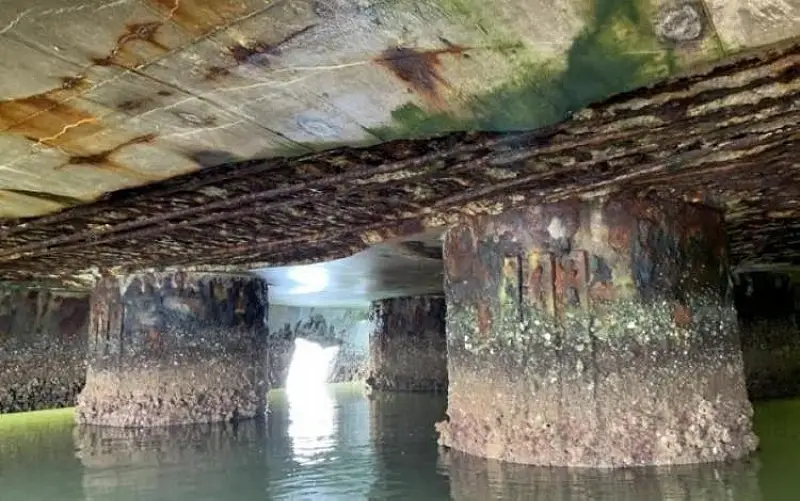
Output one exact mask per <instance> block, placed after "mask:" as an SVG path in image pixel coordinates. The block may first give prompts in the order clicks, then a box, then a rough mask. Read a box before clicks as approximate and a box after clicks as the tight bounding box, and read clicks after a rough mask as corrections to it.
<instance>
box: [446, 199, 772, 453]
mask: <svg viewBox="0 0 800 501" xmlns="http://www.w3.org/2000/svg"><path fill="white" fill-rule="evenodd" d="M444 260H445V277H446V278H445V294H446V298H447V341H448V370H449V379H450V388H449V400H448V411H447V413H448V416H449V419H448V420H447V421H445V422H442V423H439V424H437V429H438V431H439V432H440V438H439V442H440V444H441V445H444V446H447V447H451V448H453V449H458V450H461V451H464V452H467V453H470V454H473V455H478V456H484V457H489V458H495V459H500V460H505V461H511V462H518V463H529V464H539V465H567V466H590V467H618V466H626V465H648V464H677V463H693V462H705V461H717V460H726V459H730V458H735V457H740V456H745V455H747V454H748V453H750V452H751V451H753V450H754V449H755V447H756V443H757V440H756V437H755V435H754V434H753V432H752V428H751V418H752V408H751V405H750V402H749V401H748V400H747V392H746V389H745V381H744V372H743V367H742V354H741V349H740V347H739V338H738V333H737V326H736V315H735V310H734V307H733V304H732V297H731V286H730V279H729V275H728V269H727V256H726V240H725V232H724V229H723V221H722V216H721V215H720V214H719V213H717V212H715V211H713V210H711V209H709V208H706V207H703V206H698V205H690V204H685V203H682V202H677V203H674V202H669V201H663V200H656V199H648V200H644V199H633V198H624V197H622V196H618V197H617V198H614V199H596V200H593V201H581V200H575V201H567V202H562V203H556V204H550V205H542V206H536V207H530V208H527V209H521V210H516V211H510V212H506V213H503V214H500V215H498V216H492V217H481V218H476V219H473V220H471V221H469V222H466V223H462V224H460V225H458V226H456V227H454V228H452V229H450V230H449V231H448V233H447V235H446V241H445V247H444Z"/></svg>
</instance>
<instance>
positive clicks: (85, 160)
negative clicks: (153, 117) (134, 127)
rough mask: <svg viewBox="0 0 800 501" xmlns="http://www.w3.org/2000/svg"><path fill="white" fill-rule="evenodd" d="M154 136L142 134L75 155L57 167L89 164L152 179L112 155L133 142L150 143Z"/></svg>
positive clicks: (139, 177)
mask: <svg viewBox="0 0 800 501" xmlns="http://www.w3.org/2000/svg"><path fill="white" fill-rule="evenodd" d="M155 138H156V135H155V134H145V135H142V136H138V137H135V138H133V139H130V140H128V141H125V142H123V143H120V144H118V145H117V146H114V147H113V148H110V149H107V150H104V151H101V152H98V153H94V154H89V155H76V156H73V157H71V158H70V159H69V161H68V162H67V163H66V164H64V165H61V166H59V167H57V168H58V169H64V168H67V167H69V166H75V165H86V166H91V167H94V168H97V169H101V170H107V171H110V172H117V173H119V174H123V175H125V176H128V177H133V178H136V179H141V180H152V178H151V177H150V176H148V175H146V174H143V173H141V172H139V171H137V170H135V169H132V168H130V167H127V166H125V165H122V164H120V163H119V162H117V161H116V160H114V158H113V157H114V155H115V154H116V153H118V152H119V151H121V150H123V149H124V148H127V147H128V146H132V145H135V144H146V143H151V142H152V141H153V140H154V139H155Z"/></svg>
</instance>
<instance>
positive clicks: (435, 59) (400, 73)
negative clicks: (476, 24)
mask: <svg viewBox="0 0 800 501" xmlns="http://www.w3.org/2000/svg"><path fill="white" fill-rule="evenodd" d="M468 50H470V49H469V47H464V46H461V45H455V44H451V43H448V44H447V47H445V48H443V49H436V50H426V51H420V50H417V49H414V48H412V47H389V48H388V49H386V50H384V51H383V52H382V53H381V55H380V56H379V57H378V58H376V59H375V62H376V63H378V64H379V65H381V66H383V67H384V68H386V69H388V70H389V71H391V72H392V73H393V74H394V75H395V76H396V77H397V78H399V79H400V80H402V81H403V82H405V83H406V84H408V85H409V88H410V89H412V90H414V91H415V92H417V93H418V94H420V95H421V96H422V97H423V98H424V99H425V101H427V102H428V104H429V105H431V106H433V107H435V108H437V109H443V108H446V107H447V102H446V101H445V99H444V98H443V97H442V95H441V88H442V87H444V88H449V87H450V84H449V83H448V82H447V80H445V78H444V77H443V76H442V75H441V65H442V61H441V59H440V58H441V56H443V55H445V54H450V55H453V56H465V55H466V52H467V51H468Z"/></svg>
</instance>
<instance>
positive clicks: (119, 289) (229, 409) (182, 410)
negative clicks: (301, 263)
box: [76, 273, 268, 426]
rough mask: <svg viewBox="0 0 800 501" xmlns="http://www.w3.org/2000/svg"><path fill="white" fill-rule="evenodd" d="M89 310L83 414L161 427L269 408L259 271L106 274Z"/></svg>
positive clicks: (90, 419) (94, 420)
mask: <svg viewBox="0 0 800 501" xmlns="http://www.w3.org/2000/svg"><path fill="white" fill-rule="evenodd" d="M91 308H92V310H91V320H90V325H89V353H90V360H89V370H88V373H87V378H86V387H85V388H84V390H83V392H82V393H81V395H80V397H79V399H78V406H77V412H76V417H77V420H78V421H79V422H81V423H88V424H100V425H110V426H162V425H175V424H185V423H205V422H217V421H232V420H239V419H245V418H251V417H257V416H262V415H264V412H265V411H266V394H267V391H268V382H267V376H266V374H267V363H266V340H267V326H266V321H267V286H266V283H265V282H263V281H262V280H261V279H259V278H256V277H250V276H228V275H208V274H192V273H173V274H140V275H129V276H125V277H120V278H104V279H102V280H100V282H99V283H98V285H97V287H96V289H95V290H94V293H93V294H92V299H91Z"/></svg>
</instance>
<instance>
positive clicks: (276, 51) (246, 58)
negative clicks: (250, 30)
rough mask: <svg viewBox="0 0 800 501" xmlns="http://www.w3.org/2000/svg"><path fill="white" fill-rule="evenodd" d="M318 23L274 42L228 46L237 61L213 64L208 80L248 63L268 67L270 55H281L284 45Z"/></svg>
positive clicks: (227, 73) (208, 73)
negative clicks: (226, 64) (229, 63)
mask: <svg viewBox="0 0 800 501" xmlns="http://www.w3.org/2000/svg"><path fill="white" fill-rule="evenodd" d="M316 26H317V25H316V24H311V25H308V26H306V27H304V28H301V29H299V30H297V31H294V32H292V33H289V34H288V35H286V36H285V37H283V38H282V39H281V40H279V41H277V42H273V43H267V42H263V41H255V42H253V43H249V44H243V43H236V44H233V45H231V46H229V47H228V53H229V54H230V56H231V57H232V58H233V60H234V61H235V63H234V64H232V65H230V66H212V67H210V68H209V69H208V71H207V72H206V80H216V79H218V78H220V77H224V76H227V75H229V74H230V72H231V70H232V69H233V68H235V67H237V66H240V65H244V64H248V65H253V66H262V67H265V68H268V67H269V66H270V65H271V61H270V57H276V56H280V55H281V52H282V51H283V49H284V47H285V46H286V45H287V44H288V43H290V42H291V41H293V40H295V39H296V38H298V37H300V36H302V35H304V34H305V33H308V32H309V31H311V30H312V29H314V28H315V27H316Z"/></svg>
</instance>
